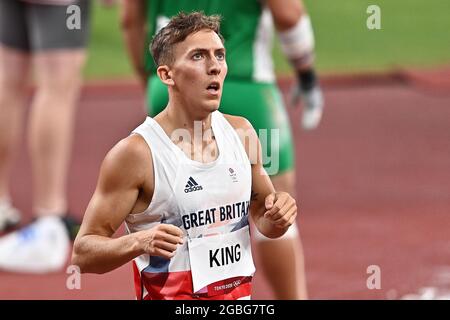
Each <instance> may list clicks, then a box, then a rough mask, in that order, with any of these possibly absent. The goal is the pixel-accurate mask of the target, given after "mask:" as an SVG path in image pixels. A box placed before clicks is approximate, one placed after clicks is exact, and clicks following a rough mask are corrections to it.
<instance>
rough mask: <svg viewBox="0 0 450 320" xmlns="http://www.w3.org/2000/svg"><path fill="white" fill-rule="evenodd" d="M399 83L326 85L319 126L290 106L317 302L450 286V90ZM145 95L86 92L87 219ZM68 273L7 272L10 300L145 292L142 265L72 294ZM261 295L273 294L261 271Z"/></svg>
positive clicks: (77, 197) (80, 163) (80, 204)
mask: <svg viewBox="0 0 450 320" xmlns="http://www.w3.org/2000/svg"><path fill="white" fill-rule="evenodd" d="M414 76H415V77H416V78H414V79H422V80H421V81H415V82H416V83H419V84H423V83H428V84H429V82H426V81H425V80H423V78H420V77H419V78H417V73H416V74H414ZM414 79H413V80H414ZM432 79H433V81H434V82H436V79H435V78H433V77H432ZM391 80H392V81H381V82H380V81H378V82H377V83H373V82H372V83H370V81H369V83H368V82H357V83H355V81H352V82H351V83H352V84H353V85H351V86H350V85H349V83H348V82H346V85H337V83H336V82H335V81H334V82H333V81H328V82H327V81H325V96H326V102H327V106H326V113H325V116H324V119H323V122H322V124H321V127H320V128H319V129H318V130H316V131H313V132H303V131H301V130H300V128H299V126H298V123H299V119H300V110H291V111H290V113H291V115H292V117H291V119H292V123H293V127H294V133H295V138H296V142H297V143H296V148H297V153H296V154H297V168H298V173H297V176H298V191H297V196H298V199H299V201H300V203H301V205H300V207H301V217H300V219H299V222H300V228H301V233H302V236H303V241H304V248H305V255H306V268H307V278H308V287H309V293H310V297H311V298H312V299H393V298H400V297H401V296H403V295H405V294H407V293H413V292H418V290H419V289H420V288H422V287H426V286H434V287H437V288H439V289H442V290H444V289H450V278H449V274H450V272H449V266H450V254H449V253H450V236H449V226H450V95H449V94H448V93H450V90H449V89H448V87H442V86H441V87H439V94H436V93H435V92H432V91H430V90H429V88H430V86H421V87H420V89H418V87H416V86H413V85H407V84H406V83H405V81H398V80H399V79H398V77H397V78H396V77H394V78H393V79H391ZM424 81H425V82H424ZM434 82H433V85H434V86H431V87H432V88H436V85H435V83H434ZM340 83H341V84H342V82H340ZM355 84H356V85H355ZM358 84H359V85H358ZM283 88H286V86H285V85H283ZM423 88H425V90H422V89H423ZM142 99H143V98H142V95H141V94H140V93H139V90H138V89H137V88H136V87H134V86H120V85H110V86H107V87H105V86H102V87H98V86H90V87H88V88H86V90H85V91H84V94H83V98H82V101H81V105H80V109H79V113H78V118H77V127H76V135H75V146H74V153H73V162H72V166H71V170H70V189H69V192H70V194H69V197H70V206H71V208H72V211H74V212H76V213H78V214H79V215H80V216H81V215H82V213H83V212H84V210H85V208H86V205H87V203H88V201H89V199H90V196H91V194H92V192H93V190H94V187H95V183H96V180H97V175H98V169H99V166H100V163H101V161H102V159H103V157H104V156H105V154H106V152H107V151H108V150H109V149H110V148H111V147H112V146H113V144H114V143H116V142H117V141H118V140H119V139H121V138H123V137H125V136H126V135H127V134H128V133H129V132H130V130H132V129H133V128H135V127H136V126H137V125H138V124H139V123H140V122H142V121H143V119H144V116H145V115H144V111H143V107H142V105H143V104H142ZM25 150H26V148H25V144H23V148H22V151H21V156H20V157H19V159H18V161H17V163H16V168H15V172H14V180H13V185H12V187H13V197H14V199H15V200H16V204H17V205H18V207H19V208H20V209H22V210H23V211H25V212H29V211H30V202H31V188H30V181H29V176H30V166H29V160H28V157H27V153H26V151H25ZM26 218H27V220H28V221H29V220H30V219H31V215H30V214H29V215H27V216H26ZM370 265H377V266H379V267H380V268H381V287H382V288H381V289H380V290H369V289H368V288H367V286H366V280H367V278H368V276H369V275H368V274H367V273H366V270H367V267H368V266H370ZM67 277H68V275H67V274H65V273H63V272H61V273H57V274H51V275H45V276H30V275H16V274H7V273H0V298H1V299H134V292H133V286H132V274H131V265H125V266H123V267H122V268H120V269H118V270H116V271H114V272H111V273H108V274H105V275H83V276H82V279H81V290H68V289H67V288H66V280H67ZM253 297H254V298H255V299H258V298H263V299H266V298H271V297H272V295H271V293H270V292H269V291H268V286H267V283H266V282H265V280H264V279H263V278H262V276H261V275H260V274H258V273H257V274H256V277H255V282H254V294H253Z"/></svg>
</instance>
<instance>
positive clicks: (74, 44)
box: [0, 0, 90, 273]
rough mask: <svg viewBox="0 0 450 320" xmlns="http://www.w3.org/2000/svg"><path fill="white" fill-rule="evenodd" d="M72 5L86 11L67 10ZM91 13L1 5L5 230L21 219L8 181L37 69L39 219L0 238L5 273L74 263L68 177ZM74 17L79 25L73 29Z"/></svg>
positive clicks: (32, 135)
mask: <svg viewBox="0 0 450 320" xmlns="http://www.w3.org/2000/svg"><path fill="white" fill-rule="evenodd" d="M68 5H76V6H77V8H79V9H80V10H75V11H73V10H72V11H71V10H67V9H68ZM89 7H90V3H89V0H76V1H68V0H27V1H18V0H1V1H0V114H1V116H0V231H2V230H5V229H6V228H8V227H11V226H14V225H17V224H18V223H19V222H20V218H21V214H20V213H19V211H18V210H17V209H16V208H15V207H14V206H13V200H12V199H11V196H10V192H9V179H11V178H14V177H11V167H12V164H13V160H14V155H15V151H16V150H17V147H18V144H19V141H20V140H19V138H20V135H21V133H22V122H23V120H24V119H23V115H24V110H25V102H26V98H27V90H26V89H27V86H28V84H29V80H30V75H31V69H32V67H33V70H34V75H35V77H34V79H35V84H36V91H35V94H34V97H33V100H32V102H31V110H30V118H29V119H28V126H27V128H26V129H27V137H28V150H29V154H30V156H31V163H32V177H31V179H30V182H32V187H33V200H32V213H33V215H34V216H35V220H34V222H33V223H32V224H30V225H29V226H27V227H25V228H24V229H21V230H18V231H16V232H13V233H10V234H8V235H6V236H4V237H2V238H0V269H3V270H8V271H13V272H30V273H44V272H51V271H57V270H60V269H61V268H62V267H63V266H64V265H65V262H66V260H67V255H68V253H69V250H70V249H69V246H70V236H73V234H72V235H71V233H73V231H74V230H73V228H74V227H75V226H74V225H73V224H72V223H68V222H70V221H71V219H68V218H67V214H68V203H67V192H66V191H67V190H66V187H67V171H68V165H69V160H70V153H71V146H72V135H73V128H74V119H75V111H76V106H77V99H78V97H79V93H80V88H81V84H82V73H81V71H82V68H83V66H84V63H85V60H86V45H87V40H88V34H89ZM73 14H79V16H73ZM68 19H75V22H79V25H76V24H75V25H76V26H77V27H76V28H75V29H73V28H69V27H68V26H69V24H68ZM72 22H73V21H72ZM78 27H79V28H78ZM68 225H70V226H71V228H69V229H68V228H67V226H68Z"/></svg>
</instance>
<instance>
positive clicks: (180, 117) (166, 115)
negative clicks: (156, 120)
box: [158, 102, 212, 133]
mask: <svg viewBox="0 0 450 320" xmlns="http://www.w3.org/2000/svg"><path fill="white" fill-rule="evenodd" d="M160 115H161V121H162V122H166V121H167V124H166V125H168V127H171V128H173V130H176V129H186V130H189V131H191V132H192V133H193V131H194V128H198V126H199V123H201V128H202V131H203V132H205V131H207V130H209V129H211V118H212V117H211V113H207V114H206V115H195V114H192V113H191V112H188V110H186V109H185V108H182V107H179V106H176V105H174V104H173V103H171V102H169V104H168V105H167V107H166V108H165V109H164V110H163V111H162V112H161V113H160ZM158 116H159V115H158Z"/></svg>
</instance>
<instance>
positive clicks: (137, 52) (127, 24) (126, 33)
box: [120, 0, 148, 87]
mask: <svg viewBox="0 0 450 320" xmlns="http://www.w3.org/2000/svg"><path fill="white" fill-rule="evenodd" d="M145 4H146V1H145V0H122V1H121V6H120V7H121V14H120V25H121V27H122V32H123V37H124V41H125V44H126V48H127V51H128V55H129V57H130V60H131V63H132V65H133V68H134V70H135V72H136V74H137V75H138V77H139V80H140V81H141V83H142V85H143V86H144V87H146V84H147V81H148V73H147V72H146V71H145V65H144V61H145V59H144V53H145V49H146V48H145V39H146V22H145V20H146V17H145V12H146V9H145Z"/></svg>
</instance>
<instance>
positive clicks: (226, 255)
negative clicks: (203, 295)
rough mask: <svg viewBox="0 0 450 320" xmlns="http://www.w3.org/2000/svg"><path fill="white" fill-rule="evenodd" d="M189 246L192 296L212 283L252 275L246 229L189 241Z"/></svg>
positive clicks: (248, 239)
mask: <svg viewBox="0 0 450 320" xmlns="http://www.w3.org/2000/svg"><path fill="white" fill-rule="evenodd" d="M188 247H189V258H190V261H191V273H192V280H193V286H194V288H193V291H194V293H197V292H199V291H200V290H201V289H203V288H205V287H206V286H208V285H210V284H212V283H216V282H219V281H222V280H226V279H232V278H243V277H252V276H253V274H254V273H255V265H254V264H253V258H252V251H251V246H250V235H249V230H248V226H246V227H244V228H241V229H239V230H237V231H234V232H230V233H226V234H220V235H215V236H210V237H202V238H195V239H192V240H190V241H189V242H188ZM233 282H234V283H236V281H233Z"/></svg>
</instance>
